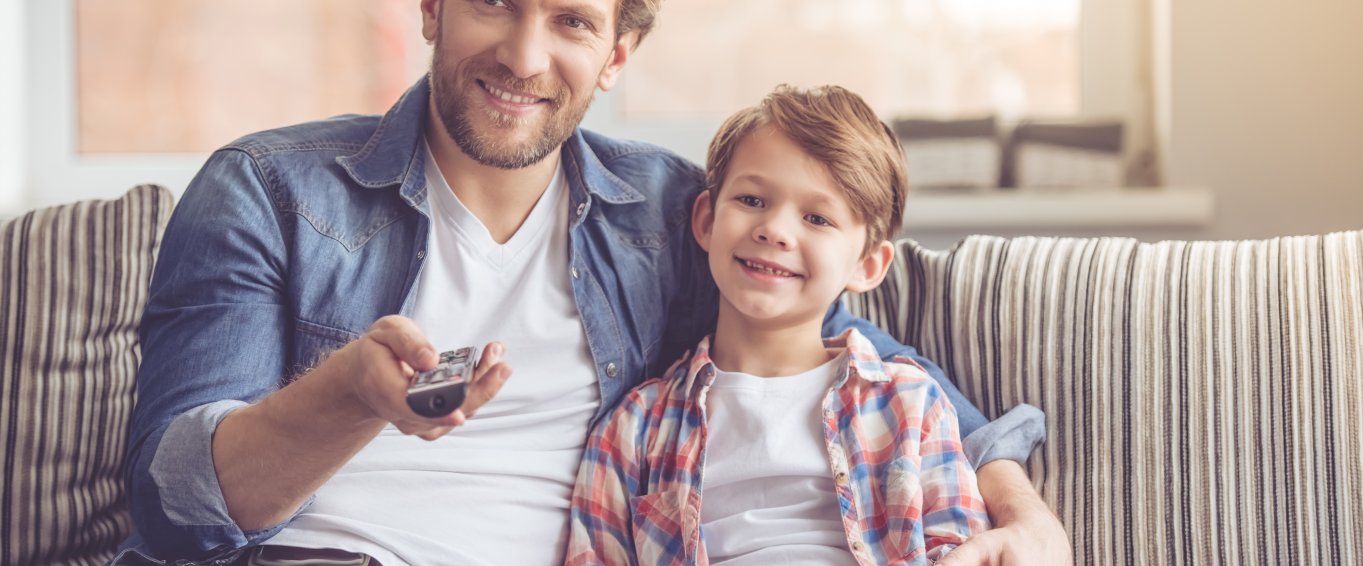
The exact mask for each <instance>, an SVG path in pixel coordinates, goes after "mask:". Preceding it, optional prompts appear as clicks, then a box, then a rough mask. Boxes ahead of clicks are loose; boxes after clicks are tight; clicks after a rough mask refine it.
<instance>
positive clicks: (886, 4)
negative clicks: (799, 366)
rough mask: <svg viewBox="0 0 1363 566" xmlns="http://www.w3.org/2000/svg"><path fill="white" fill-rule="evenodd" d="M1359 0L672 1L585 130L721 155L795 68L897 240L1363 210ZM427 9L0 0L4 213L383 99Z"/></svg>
mask: <svg viewBox="0 0 1363 566" xmlns="http://www.w3.org/2000/svg"><path fill="white" fill-rule="evenodd" d="M459 1H464V0H459ZM1361 21H1363V3H1359V2H1355V1H1352V0H1302V1H1300V2H1265V1H1256V0H1251V1H1248V2H1247V1H1245V0H1237V1H1232V0H1201V1H1197V2H1189V1H1183V2H1175V1H1174V0H742V1H741V2H733V1H731V0H730V1H721V0H668V1H666V2H664V8H663V13H662V17H661V20H660V26H659V28H658V29H657V30H656V31H655V32H654V33H653V34H652V35H651V36H649V37H648V38H647V39H646V40H645V41H644V43H643V44H642V45H641V46H640V48H639V50H638V51H637V52H636V53H635V55H634V57H633V59H632V60H631V61H630V63H629V64H628V66H627V67H626V71H625V73H624V75H623V76H622V81H621V83H620V84H619V85H618V86H617V88H616V89H614V90H612V91H611V92H609V93H603V94H600V95H598V97H597V102H596V104H595V105H594V106H593V108H592V110H591V111H590V112H589V114H588V117H587V120H586V123H585V124H584V125H585V127H588V128H590V129H595V130H598V131H602V132H606V133H610V134H613V135H617V136H623V137H630V138H635V139H642V140H646V141H650V142H653V143H657V144H660V145H663V146H666V147H668V148H670V149H673V150H675V151H678V152H680V153H682V154H683V155H685V156H687V157H689V158H691V159H693V160H695V161H697V162H701V161H703V159H704V155H705V146H706V144H707V143H708V141H709V138H710V136H711V135H712V134H713V132H714V131H715V129H716V128H717V127H718V125H719V124H720V122H721V121H722V120H723V119H724V118H725V117H726V116H727V115H728V114H730V113H732V112H733V111H735V110H737V109H738V108H741V107H743V106H748V105H751V104H753V103H755V102H756V101H757V100H759V99H760V98H761V96H762V95H764V94H765V93H766V92H768V91H770V89H771V88H772V87H773V86H775V85H777V84H780V83H791V84H796V85H804V86H813V85H819V84H828V83H833V84H841V85H843V86H846V87H848V88H851V89H853V90H854V91H856V92H858V93H860V94H861V95H862V96H864V97H865V98H866V99H867V100H868V101H869V102H870V103H871V104H872V105H873V106H874V107H875V108H876V109H877V111H878V112H879V113H880V114H881V116H882V118H883V119H884V120H885V121H886V122H887V123H890V124H892V125H893V126H894V128H895V130H896V133H897V134H898V135H899V136H900V138H901V141H902V142H903V143H904V146H905V152H906V156H905V158H906V159H907V160H908V162H909V166H910V177H911V181H910V182H911V184H912V185H913V186H914V189H913V194H912V195H911V196H910V199H909V203H908V209H907V211H906V228H905V233H906V235H908V236H910V237H914V238H916V239H918V240H919V241H921V242H923V243H924V244H927V245H929V246H931V247H936V248H942V247H946V246H948V245H950V243H951V242H953V241H955V240H956V239H958V238H960V237H962V236H964V235H967V234H972V233H988V234H997V235H1004V236H1013V235H1024V234H1035V235H1075V236H1088V235H1114V236H1119V235H1120V236H1132V237H1136V238H1140V239H1142V240H1146V241H1153V240H1160V239H1241V238H1263V237H1272V236H1280V235H1291V234H1305V233H1322V232H1328V231H1335V230H1347V229H1358V228H1363V158H1360V157H1359V156H1357V155H1355V153H1356V152H1358V151H1359V150H1360V149H1363V65H1360V64H1358V62H1357V61H1356V60H1355V59H1356V58H1357V54H1359V53H1363V35H1360V34H1358V33H1356V29H1355V28H1356V27H1357V24H1358V22H1361ZM429 58H430V52H429V47H428V46H427V45H426V44H425V42H424V41H423V40H422V38H421V34H420V14H419V12H418V7H417V2H416V0H286V1H280V0H234V1H232V2H220V1H210V0H0V218H3V217H10V216H13V215H15V214H18V213H20V212H22V211H23V210H26V209H29V208H33V207H37V206H45V205H49V204H56V203H60V202H66V201H72V200H78V199H83V198H106V197H113V196H116V195H118V194H120V193H122V192H123V191H124V190H126V189H127V188H128V187H130V186H131V185H134V184H137V183H143V182H154V183H159V184H163V185H166V186H168V187H170V188H171V189H172V190H173V191H175V192H177V193H178V192H179V191H182V190H183V188H184V186H185V185H186V184H187V183H188V182H189V180H190V179H191V178H192V177H193V175H194V173H195V172H196V171H197V169H198V167H199V165H200V164H202V162H203V160H204V158H205V157H206V156H207V155H208V153H209V152H211V151H212V150H213V149H214V148H217V147H220V146H222V145H224V144H226V143H227V142H230V141H231V140H233V139H235V138H237V137H239V136H241V135H244V134H247V133H250V132H253V131H258V130H262V129H268V128H272V127H278V126H283V125H288V124H292V123H297V122H302V121H306V120H312V119H317V118H323V117H327V116H332V115H336V114H344V113H381V112H383V111H384V110H386V109H387V108H388V107H389V106H390V105H391V104H392V103H393V102H394V101H395V100H396V99H397V97H398V96H400V95H401V93H402V92H403V91H404V90H405V89H406V88H407V87H408V86H410V85H411V84H412V83H413V82H414V81H415V80H416V79H417V78H418V77H420V76H421V74H422V73H424V72H425V70H426V68H427V66H428V64H429Z"/></svg>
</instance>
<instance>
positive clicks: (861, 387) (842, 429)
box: [567, 330, 989, 565]
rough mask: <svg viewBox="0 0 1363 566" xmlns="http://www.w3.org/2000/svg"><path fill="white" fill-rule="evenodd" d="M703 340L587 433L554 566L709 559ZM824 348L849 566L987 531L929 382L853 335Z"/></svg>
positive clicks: (919, 560)
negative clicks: (829, 353)
mask: <svg viewBox="0 0 1363 566" xmlns="http://www.w3.org/2000/svg"><path fill="white" fill-rule="evenodd" d="M709 340H710V339H709V338H706V339H704V340H702V341H701V343H700V345H699V346H698V347H697V349H696V353H695V355H692V356H690V357H689V358H686V357H683V359H682V360H680V361H678V362H677V364H675V365H674V366H672V369H670V370H668V372H667V374H666V375H668V376H670V377H668V378H656V379H652V380H649V381H646V382H644V383H643V384H641V385H640V386H639V387H638V388H637V389H635V390H634V391H631V392H630V393H629V394H628V395H627V396H626V397H625V399H624V400H623V401H622V402H621V404H620V406H619V407H618V408H616V409H615V411H613V412H612V413H611V414H610V416H609V417H608V418H607V419H606V420H604V421H602V422H601V423H600V424H598V425H597V427H596V430H595V431H593V433H592V436H591V438H590V439H589V440H588V442H587V450H586V452H585V453H584V454H583V459H582V467H581V469H580V471H579V472H578V479H577V486H576V488H575V489H574V491H573V500H572V505H573V508H572V532H571V535H570V541H569V548H568V556H567V563H568V564H572V565H578V564H608V565H615V564H644V565H653V564H709V559H708V557H707V556H706V552H705V543H704V541H703V539H702V537H701V532H700V506H701V494H702V493H703V489H702V483H701V481H702V476H703V468H704V466H705V443H706V437H707V432H706V421H705V412H704V408H705V397H706V392H707V391H708V390H709V388H710V385H711V384H712V383H714V379H715V366H714V363H713V362H711V361H710V355H709ZM825 345H826V346H827V347H829V348H845V349H846V352H847V354H848V356H847V357H846V359H847V365H846V366H844V367H841V368H839V370H838V377H837V379H836V380H835V382H834V386H833V388H832V390H831V391H830V392H829V393H828V395H827V396H826V397H825V399H824V402H823V408H824V411H823V418H822V421H823V431H824V435H823V437H824V442H825V445H826V446H827V453H828V455H829V460H830V461H829V469H830V471H831V474H832V476H833V480H834V482H833V483H834V485H835V487H836V489H837V496H838V502H839V504H840V506H841V508H842V523H843V531H844V532H845V533H846V536H847V546H848V548H849V549H851V551H852V554H853V555H854V556H855V557H856V559H857V561H858V562H859V563H861V564H928V563H929V562H931V561H936V560H937V559H939V558H941V557H942V556H944V555H945V554H946V553H947V552H949V551H950V550H951V549H953V548H955V547H956V546H957V545H959V544H960V543H961V542H963V541H965V539H966V538H968V537H970V536H971V535H972V534H977V533H980V532H983V531H984V530H986V529H988V528H989V525H988V516H987V515H986V514H985V508H984V500H983V499H981V498H980V493H979V487H978V486H977V485H976V483H975V472H974V470H973V469H972V468H971V467H970V464H969V463H968V462H967V460H966V457H965V454H964V453H963V452H962V451H961V440H960V437H959V433H958V432H957V425H956V411H955V409H953V408H952V406H951V404H950V402H948V401H947V398H946V395H944V394H943V393H942V391H941V389H939V388H938V386H937V384H936V382H934V381H933V380H932V378H930V377H928V375H927V373H926V372H925V371H923V369H922V368H921V367H919V366H918V365H916V364H913V363H912V362H911V361H910V362H908V363H883V362H881V361H880V356H879V355H878V354H877V353H876V351H875V348H874V347H873V346H872V345H871V343H870V342H869V341H868V340H866V339H865V338H864V337H862V336H861V335H860V334H858V333H857V332H856V331H855V330H848V331H847V332H845V333H844V334H843V335H842V336H840V337H838V338H836V339H833V340H828V341H826V343H825ZM905 361H907V360H905Z"/></svg>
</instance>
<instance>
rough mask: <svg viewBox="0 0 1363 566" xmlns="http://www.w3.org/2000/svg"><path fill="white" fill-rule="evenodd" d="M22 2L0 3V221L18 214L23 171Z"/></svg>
mask: <svg viewBox="0 0 1363 566" xmlns="http://www.w3.org/2000/svg"><path fill="white" fill-rule="evenodd" d="M23 22H24V17H23V1H22V0H0V218H4V217H6V216H9V215H10V214H13V213H15V212H17V211H18V210H20V209H21V208H22V207H21V204H20V202H21V200H22V198H23V193H22V192H21V187H22V183H23V179H24V167H25V164H26V163H27V159H26V158H25V155H24V152H23V149H24V145H23V139H24V122H23V118H24V112H23V109H24V104H23V91H24V89H23V83H24V81H23V80H21V77H23V76H24V49H23V46H24V26H23Z"/></svg>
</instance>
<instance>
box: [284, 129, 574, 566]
mask: <svg viewBox="0 0 1363 566" xmlns="http://www.w3.org/2000/svg"><path fill="white" fill-rule="evenodd" d="M427 151H428V153H427V163H428V164H431V165H429V166H428V167H426V172H427V173H426V181H427V195H428V198H429V201H430V209H431V234H430V238H429V247H428V251H427V254H428V257H429V258H430V259H429V260H428V261H427V263H426V265H425V267H424V268H423V269H422V272H421V274H420V279H419V281H418V283H417V288H416V303H415V312H414V313H413V319H414V320H415V321H416V323H417V324H418V325H419V326H420V327H421V329H422V331H423V332H425V333H426V336H427V338H428V339H429V340H430V341H431V343H432V344H433V345H435V347H436V349H437V350H440V351H444V350H450V349H454V348H458V347H461V346H478V347H480V348H481V347H482V346H483V345H484V344H486V343H487V342H490V341H500V342H502V343H503V344H505V345H506V355H505V357H504V359H505V361H506V362H507V363H508V364H509V365H510V366H511V367H512V369H513V372H512V375H511V379H509V380H508V381H507V382H506V384H505V385H504V386H503V387H502V390H501V392H500V393H499V394H498V395H497V396H496V397H495V398H493V399H492V401H491V402H489V403H488V404H487V405H484V406H483V407H482V408H481V409H480V410H479V411H478V414H477V415H476V416H475V417H474V418H473V419H471V420H469V421H468V423H467V424H465V425H464V426H463V427H460V428H457V429H455V430H454V432H451V433H450V434H449V435H447V436H445V437H443V438H441V439H439V440H436V441H434V442H426V441H424V440H421V439H419V438H416V437H412V436H405V435H403V434H402V433H401V432H399V431H398V430H397V429H396V428H395V427H393V426H391V425H390V426H389V427H388V428H386V429H384V431H383V432H382V433H381V434H380V435H379V437H378V438H376V439H374V441H373V442H371V443H370V444H369V445H368V446H366V447H365V448H364V449H363V450H361V451H360V453H359V454H357V455H356V456H355V457H354V458H353V459H352V460H351V461H350V462H349V463H347V464H346V465H345V466H344V467H343V468H341V470H340V471H339V472H337V473H336V475H335V476H333V477H332V478H331V480H329V481H328V482H327V483H326V484H325V485H323V486H322V488H321V489H320V490H318V492H317V500H316V502H315V503H314V504H313V506H312V507H311V508H309V509H308V510H307V511H305V512H304V513H303V514H302V515H300V516H299V517H298V518H297V519H296V520H295V521H294V522H293V523H291V524H290V525H289V527H288V528H286V529H284V530H283V531H282V532H281V533H280V534H279V535H277V536H275V537H273V538H272V539H270V540H269V541H267V542H266V544H282V545H289V546H299V547H308V548H338V549H342V550H350V551H355V552H364V553H367V554H369V555H371V556H373V557H374V558H376V559H378V561H379V562H381V563H383V564H384V565H385V566H398V565H400V564H406V563H410V564H470V565H477V564H553V563H557V562H560V561H561V560H562V553H563V550H564V547H565V544H566V541H567V532H568V531H567V529H568V509H569V500H570V497H571V495H572V490H573V483H574V481H575V480H576V476H577V469H578V463H579V460H580V458H581V455H582V450H583V448H584V447H585V445H586V439H587V434H588V432H589V429H588V423H589V422H590V420H591V418H592V416H593V415H594V414H595V413H596V410H597V407H598V406H599V405H600V391H599V390H598V388H597V378H596V374H595V372H594V370H593V362H592V357H591V353H590V351H589V350H588V347H587V337H586V331H585V329H584V328H583V326H582V319H581V316H580V314H579V312H578V309H577V303H576V301H575V300H574V299H573V290H572V285H571V282H570V280H569V277H570V276H569V262H568V227H569V225H568V222H569V220H568V214H567V198H568V190H567V187H566V183H565V182H564V180H563V179H562V177H563V175H562V170H561V169H560V172H559V173H556V174H555V176H554V179H553V181H551V182H550V184H549V187H548V188H547V189H546V190H545V192H544V195H543V196H542V197H540V200H539V202H538V203H537V204H536V205H535V207H534V209H533V210H532V211H531V213H530V215H529V217H527V218H526V220H525V222H524V223H523V224H522V225H521V227H520V228H519V229H518V230H517V231H516V234H515V235H514V236H512V237H511V239H510V240H508V241H507V242H506V243H505V244H502V245H498V244H497V243H496V242H495V241H494V240H493V239H492V237H491V235H490V234H489V232H488V231H487V229H486V228H485V227H484V226H483V224H482V223H481V222H479V221H478V219H477V217H475V216H474V215H473V214H472V213H471V212H469V211H468V209H467V208H465V207H464V206H463V204H461V203H460V202H459V200H458V198H456V197H455V195H454V192H453V191H451V190H450V187H449V185H448V184H446V182H445V179H444V178H443V176H442V175H441V174H440V173H439V168H438V167H436V166H434V163H435V160H434V159H433V158H431V157H430V154H429V149H428V150H427ZM380 484H388V487H385V488H384V489H378V490H375V489H373V486H375V485H380ZM373 541H382V545H381V544H380V543H378V542H373ZM532 543H533V544H532Z"/></svg>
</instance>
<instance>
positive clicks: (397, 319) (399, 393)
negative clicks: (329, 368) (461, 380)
mask: <svg viewBox="0 0 1363 566" xmlns="http://www.w3.org/2000/svg"><path fill="white" fill-rule="evenodd" d="M505 352H506V347H505V346H503V345H502V344H501V343H500V342H492V343H489V344H488V345H487V346H485V347H484V348H483V355H482V356H481V359H480V360H479V362H478V367H477V368H475V369H474V371H473V377H472V378H471V379H470V380H469V383H468V385H467V386H466V387H467V394H466V395H465V396H464V403H463V404H462V405H460V407H459V409H456V410H455V411H454V412H453V413H450V414H448V415H446V416H444V417H440V418H426V417H422V416H420V415H417V414H416V413H414V412H413V411H412V409H411V408H410V407H408V406H407V385H408V384H409V383H410V382H411V379H412V375H413V374H415V373H416V372H417V371H426V370H429V369H431V368H434V367H435V365H436V363H437V362H438V361H439V355H438V354H436V350H435V347H433V346H432V345H431V343H430V342H429V341H427V340H426V337H425V336H424V335H422V333H421V329H419V328H417V326H416V323H415V322H412V320H411V319H408V318H404V317H401V316H386V317H383V318H381V319H379V320H378V321H376V322H375V323H374V324H373V325H372V326H370V327H369V331H368V332H366V333H365V334H364V336H362V337H360V339H359V340H356V341H355V342H352V343H350V344H348V345H347V346H346V347H345V348H343V349H342V351H340V352H337V354H338V355H344V356H347V357H351V358H352V360H353V361H351V362H350V363H351V367H353V368H355V370H356V371H354V372H353V373H352V374H351V375H352V376H353V377H354V381H353V382H352V385H353V386H354V390H355V395H356V397H357V398H358V400H359V401H360V402H362V403H363V404H364V405H365V406H366V407H368V408H369V410H370V411H371V412H372V414H373V417H374V418H377V419H380V420H383V421H385V422H390V423H393V426H395V427H397V429H398V430H400V431H402V433H403V434H410V435H414V436H418V437H421V438H422V439H425V440H435V439H437V438H440V437H442V436H444V435H445V434H447V433H449V432H450V430H452V429H453V428H454V427H457V426H460V425H463V424H464V421H465V420H467V419H468V418H470V417H472V416H473V414H474V413H475V412H477V411H478V408H479V407H482V406H483V405H484V404H485V403H487V402H488V401H490V400H492V398H493V397H494V396H496V395H497V392H498V391H500V390H501V389H502V385H503V384H505V383H506V380H507V378H509V377H511V367H510V366H508V365H507V364H506V363H505V362H503V361H502V355H503V354H504V353H505Z"/></svg>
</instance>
